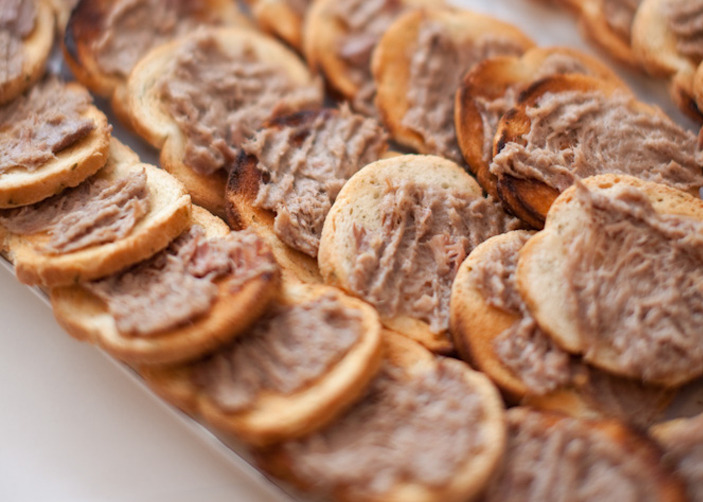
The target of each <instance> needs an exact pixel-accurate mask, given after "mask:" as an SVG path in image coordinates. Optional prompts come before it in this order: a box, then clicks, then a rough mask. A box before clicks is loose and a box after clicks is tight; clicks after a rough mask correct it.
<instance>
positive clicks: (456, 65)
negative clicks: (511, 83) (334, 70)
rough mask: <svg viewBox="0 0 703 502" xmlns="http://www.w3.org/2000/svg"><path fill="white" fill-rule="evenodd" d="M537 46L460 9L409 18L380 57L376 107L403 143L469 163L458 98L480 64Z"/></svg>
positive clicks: (388, 37) (394, 28)
mask: <svg viewBox="0 0 703 502" xmlns="http://www.w3.org/2000/svg"><path fill="white" fill-rule="evenodd" d="M533 46H534V42H532V40H530V39H529V38H528V37H527V36H526V35H525V34H523V33H522V32H521V31H520V30H519V29H518V28H516V27H515V26H512V25H510V24H507V23H504V22H501V21H498V20H497V19H494V18H492V17H489V16H485V15H482V14H478V13H475V12H471V11H467V10H462V9H456V8H433V9H424V10H422V11H415V12H409V13H406V14H404V15H403V16H401V17H399V18H398V19H396V21H395V22H394V23H393V24H392V25H391V26H390V27H389V28H388V30H387V31H386V33H385V34H384V35H383V38H382V39H381V42H379V44H378V46H377V47H376V50H375V51H374V55H373V60H372V70H373V76H374V82H375V83H376V87H377V96H376V106H377V107H378V110H379V112H380V115H381V119H382V121H383V123H384V124H385V125H386V127H387V128H388V130H389V131H390V133H391V137H392V138H393V139H394V140H395V141H397V142H398V143H400V144H402V145H405V146H407V147H410V148H413V149H414V150H416V151H418V152H420V153H426V154H435V155H442V156H445V157H448V158H450V159H451V160H454V161H455V162H459V163H461V162H463V159H462V158H461V153H460V151H459V149H458V146H457V145H456V137H455V133H454V95H455V93H456V90H457V88H458V86H459V83H460V82H461V77H462V76H463V74H464V73H465V72H467V71H468V70H470V69H471V68H472V67H473V66H474V65H475V64H477V63H479V62H480V61H482V60H484V59H487V58H489V57H494V56H498V55H501V54H510V55H520V54H522V53H523V52H524V51H526V50H528V49H530V48H531V47H533Z"/></svg>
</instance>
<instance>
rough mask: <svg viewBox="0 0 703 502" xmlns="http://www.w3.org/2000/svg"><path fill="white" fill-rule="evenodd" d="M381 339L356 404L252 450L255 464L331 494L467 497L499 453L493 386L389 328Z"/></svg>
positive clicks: (499, 410) (498, 407)
mask: <svg viewBox="0 0 703 502" xmlns="http://www.w3.org/2000/svg"><path fill="white" fill-rule="evenodd" d="M384 345H385V360H384V363H383V366H382V369H381V372H380V374H379V375H378V376H377V377H376V379H375V380H374V381H373V382H372V383H371V388H370V390H369V391H368V392H367V394H366V396H365V397H364V398H363V399H362V400H361V401H360V402H359V403H358V404H356V405H355V406H354V407H353V408H351V409H350V410H349V411H348V412H347V413H345V414H344V415H343V416H341V417H339V418H338V419H337V420H336V421H335V422H333V423H331V424H330V425H328V426H327V427H325V428H324V429H322V430H320V431H319V432H316V433H313V434H311V435H309V436H307V437H305V438H302V439H299V440H296V441H290V442H286V443H283V444H281V445H279V446H276V447H274V448H272V449H270V450H267V451H264V452H261V453H260V454H258V459H259V463H260V464H261V465H262V467H263V468H264V469H265V470H267V471H268V472H270V473H272V474H273V475H275V476H277V477H279V478H283V479H284V480H286V481H290V482H292V483H293V484H295V485H297V486H299V487H301V488H302V489H304V490H311V491H314V490H316V491H318V492H321V493H325V494H328V495H332V498H333V499H334V500H345V501H352V500H354V501H374V502H380V501H416V502H420V501H422V502H430V501H443V502H444V501H449V502H452V501H468V500H474V499H475V498H476V497H477V496H478V495H479V493H480V492H481V490H482V489H483V487H484V486H485V485H486V483H487V481H488V478H489V477H490V476H491V474H492V472H493V470H494V469H495V468H496V467H497V465H498V463H499V462H500V458H501V456H502V454H503V448H504V440H505V430H504V418H503V416H504V408H503V403H502V401H501V400H500V397H499V395H498V392H497V391H496V389H495V387H494V386H493V385H492V384H491V383H490V381H489V380H488V379H487V378H486V377H485V376H484V375H483V374H481V373H479V372H476V371H473V370H471V369H470V368H469V367H468V366H466V365H465V364H463V363H462V362H460V361H456V360H453V359H444V358H435V357H433V356H432V355H431V354H430V353H429V352H427V351H426V350H425V349H423V348H422V347H421V346H419V345H418V344H416V343H415V342H413V341H411V340H408V339H405V338H404V337H401V336H399V335H397V334H393V333H391V332H384ZM479 438H480V439H479Z"/></svg>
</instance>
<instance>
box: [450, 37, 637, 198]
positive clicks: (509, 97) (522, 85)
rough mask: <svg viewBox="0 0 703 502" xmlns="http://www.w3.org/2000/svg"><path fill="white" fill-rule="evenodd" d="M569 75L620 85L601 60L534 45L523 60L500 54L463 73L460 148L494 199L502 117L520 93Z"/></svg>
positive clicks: (458, 116)
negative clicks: (497, 138) (493, 163)
mask: <svg viewBox="0 0 703 502" xmlns="http://www.w3.org/2000/svg"><path fill="white" fill-rule="evenodd" d="M564 73H580V74H586V75H593V76H597V77H600V78H603V79H605V80H608V81H610V82H613V83H621V81H620V79H619V78H618V76H617V75H616V74H615V73H614V72H613V71H612V70H611V69H610V68H609V67H607V66H606V65H605V64H603V63H602V62H601V61H599V60H598V59H596V58H594V57H592V56H589V55H587V54H585V53H583V52H581V51H578V50H575V49H571V48H568V47H535V48H532V49H530V50H528V51H527V52H525V54H523V55H522V57H517V56H497V57H495V58H491V59H488V60H485V61H482V62H480V63H478V64H477V65H476V66H474V68H473V69H472V70H471V71H469V72H468V73H466V74H465V75H464V78H463V79H462V82H461V84H460V86H459V88H458V90H457V93H456V102H455V106H454V123H455V127H456V135H457V140H458V142H459V149H460V150H461V153H462V155H463V157H464V160H466V163H467V164H468V166H469V169H471V172H472V173H473V174H474V175H475V176H476V179H477V180H478V182H479V184H480V185H481V186H482V187H483V189H484V190H486V192H488V193H490V194H491V195H493V196H494V197H497V196H498V190H497V188H496V179H495V176H493V175H492V174H491V173H490V171H489V168H490V161H491V159H492V158H493V140H494V137H495V135H496V131H497V129H498V122H499V121H500V118H501V117H502V116H503V114H505V113H507V112H508V111H509V110H510V109H511V108H512V107H514V106H515V105H516V104H517V100H518V97H519V96H520V93H521V92H523V91H524V90H526V89H527V88H528V87H529V86H531V85H533V84H534V83H535V82H537V81H538V80H540V79H543V78H545V77H548V76H550V75H558V74H564ZM621 85H623V87H624V86H625V84H624V83H622V84H621Z"/></svg>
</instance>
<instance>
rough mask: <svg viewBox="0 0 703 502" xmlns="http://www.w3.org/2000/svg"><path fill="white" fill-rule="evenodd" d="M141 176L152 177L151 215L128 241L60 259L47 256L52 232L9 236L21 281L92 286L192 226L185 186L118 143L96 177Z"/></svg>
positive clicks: (148, 214)
mask: <svg viewBox="0 0 703 502" xmlns="http://www.w3.org/2000/svg"><path fill="white" fill-rule="evenodd" d="M142 171H144V172H145V173H146V177H147V190H148V200H149V202H148V204H149V209H148V212H147V213H146V215H144V217H143V218H141V219H140V220H139V221H137V222H136V224H135V226H134V228H133V229H132V230H131V232H130V233H129V234H128V235H127V236H126V237H125V238H123V239H120V240H117V241H114V242H109V243H106V244H100V245H94V246H89V247H86V248H82V249H77V250H75V251H71V252H67V253H63V254H55V253H52V252H47V251H46V250H45V246H46V244H47V243H48V242H49V240H50V236H49V234H48V232H47V231H44V232H40V233H36V234H30V235H18V234H13V233H9V234H8V235H7V237H6V242H7V247H8V255H9V258H10V260H11V261H12V262H13V264H14V266H15V273H16V274H17V278H18V279H19V280H20V281H21V282H23V283H25V284H37V285H41V286H46V287H52V286H61V285H68V284H74V283H77V282H81V281H89V280H93V279H97V278H99V277H104V276H106V275H110V274H113V273H115V272H117V271H119V270H122V269H123V268H126V267H128V266H130V265H132V264H134V263H137V262H139V261H142V260H144V259H146V258H148V257H150V256H152V255H153V254H155V253H156V252H157V251H159V250H161V249H163V248H164V247H166V246H167V245H168V244H169V242H171V241H172V240H173V239H174V238H175V237H176V236H177V235H179V234H180V233H181V232H182V231H183V230H184V229H185V228H186V227H187V226H188V225H189V223H190V215H191V202H190V197H189V196H188V194H187V193H186V192H185V190H184V188H183V185H181V184H180V183H179V182H178V181H177V180H176V179H175V178H173V177H172V176H171V175H169V174H168V173H166V172H164V171H162V170H160V169H158V168H157V167H155V166H151V165H148V164H143V163H140V162H139V161H138V157H137V156H136V154H135V153H134V152H132V151H131V150H130V149H129V148H128V147H126V146H124V145H122V144H121V143H119V142H118V141H117V140H115V139H113V140H112V143H111V147H110V157H109V158H108V161H107V164H106V165H105V167H103V168H102V169H101V170H100V171H98V173H97V174H95V175H94V177H95V178H96V179H104V180H117V179H119V178H120V177H122V176H125V175H129V174H131V173H134V172H142ZM91 179H92V178H91ZM86 182H87V181H86ZM59 196H60V195H59Z"/></svg>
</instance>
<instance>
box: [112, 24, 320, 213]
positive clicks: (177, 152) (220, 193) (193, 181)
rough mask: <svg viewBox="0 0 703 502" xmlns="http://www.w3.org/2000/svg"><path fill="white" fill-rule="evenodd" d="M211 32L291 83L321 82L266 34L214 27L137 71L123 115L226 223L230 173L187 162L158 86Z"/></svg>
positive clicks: (167, 48)
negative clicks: (179, 57) (201, 169)
mask: <svg viewBox="0 0 703 502" xmlns="http://www.w3.org/2000/svg"><path fill="white" fill-rule="evenodd" d="M205 33H210V34H212V36H214V37H215V38H216V39H217V40H218V41H219V42H220V44H221V46H222V47H223V48H224V49H225V50H226V49H227V48H231V49H232V50H236V49H237V48H238V47H241V46H242V44H248V45H250V46H251V47H252V49H253V50H254V51H255V52H256V54H257V56H258V57H260V58H261V59H262V60H266V61H270V62H272V63H275V64H278V65H280V67H281V68H285V69H286V71H287V73H288V74H289V75H290V77H291V79H292V80H293V81H294V82H296V83H298V84H300V85H314V82H315V79H314V77H313V76H312V75H311V74H310V72H308V70H307V68H306V67H305V66H304V65H303V64H302V62H301V61H300V60H299V59H298V57H297V56H296V55H295V54H294V53H293V52H291V51H290V50H288V49H287V48H285V47H284V46H283V45H282V44H280V43H278V42H276V41H275V40H273V39H271V38H269V37H266V36H264V35H261V34H258V33H255V32H252V31H243V30H241V29H236V28H210V29H208V30H207V32H206V31H205V30H204V29H203V30H200V31H199V32H198V33H195V34H193V35H192V36H186V37H183V38H181V39H178V40H174V41H172V42H169V43H167V44H164V45H162V46H160V47H157V48H156V49H154V50H152V51H151V52H149V54H147V55H146V56H145V57H144V58H143V59H142V60H141V61H140V62H139V63H138V64H137V66H135V68H134V70H133V71H132V73H131V75H130V78H129V81H128V83H127V87H126V99H124V100H123V101H121V105H120V106H121V108H122V109H121V110H120V111H119V114H121V115H123V116H125V117H129V119H130V123H131V124H132V127H133V128H134V130H135V131H136V132H137V134H139V135H140V136H141V137H142V138H144V139H145V140H146V141H148V142H149V143H151V145H152V146H154V147H155V148H157V149H160V150H161V154H160V163H161V167H163V168H164V169H165V170H166V171H168V172H169V173H171V174H172V175H173V176H175V177H176V178H177V179H179V180H180V181H181V182H182V183H183V184H184V185H185V186H186V189H187V190H188V192H189V193H190V194H191V196H192V197H193V202H194V203H195V204H197V205H199V206H202V207H204V208H205V209H207V210H209V211H210V212H212V213H213V214H215V215H217V216H220V217H223V218H224V217H226V210H225V207H226V200H225V186H226V183H227V175H226V173H224V172H216V173H214V174H213V175H203V174H200V173H197V172H195V171H194V170H193V169H191V168H190V167H189V166H187V165H186V164H185V163H184V160H183V159H184V152H185V144H186V137H185V135H184V133H183V132H182V131H181V130H180V128H179V127H178V125H177V124H176V123H175V122H174V121H173V118H172V117H171V116H170V115H169V114H168V113H167V112H166V110H165V108H164V105H163V102H162V99H161V94H160V89H159V86H158V85H157V82H158V81H159V77H160V75H161V74H162V73H163V72H164V71H165V70H166V68H168V65H169V63H170V62H171V60H172V58H173V54H174V53H175V52H177V51H178V50H179V48H180V47H182V46H183V45H184V44H188V43H189V42H190V40H191V38H192V37H197V36H203V35H204V34H205ZM113 106H116V107H117V103H115V102H113Z"/></svg>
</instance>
